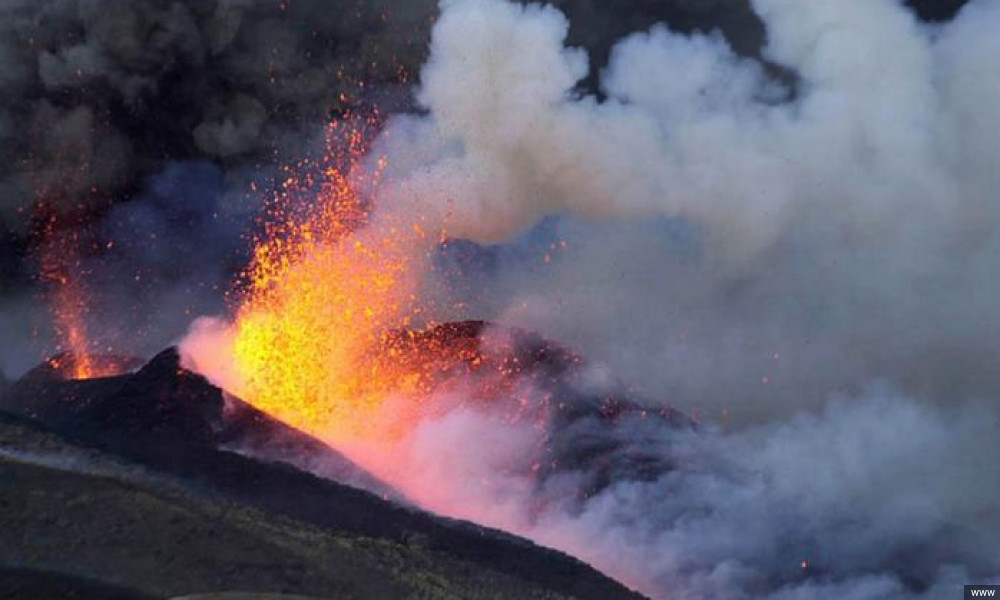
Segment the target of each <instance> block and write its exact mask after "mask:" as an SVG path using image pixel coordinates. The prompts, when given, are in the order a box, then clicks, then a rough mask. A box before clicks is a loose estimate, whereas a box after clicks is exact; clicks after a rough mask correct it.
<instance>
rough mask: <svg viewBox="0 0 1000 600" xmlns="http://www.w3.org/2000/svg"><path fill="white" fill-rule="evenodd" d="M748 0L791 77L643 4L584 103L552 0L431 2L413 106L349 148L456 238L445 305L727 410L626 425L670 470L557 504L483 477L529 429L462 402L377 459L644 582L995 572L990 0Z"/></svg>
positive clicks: (955, 582) (870, 591)
mask: <svg viewBox="0 0 1000 600" xmlns="http://www.w3.org/2000/svg"><path fill="white" fill-rule="evenodd" d="M753 7H754V10H755V11H756V12H757V14H758V15H759V16H760V18H761V20H762V22H763V24H764V26H765V28H766V39H767V45H766V46H765V48H764V49H763V54H762V56H763V57H764V58H766V59H767V60H769V61H772V62H773V63H775V64H777V65H780V66H781V67H783V68H784V69H787V71H788V72H790V73H793V74H794V82H790V81H789V80H788V79H787V78H782V77H775V76H774V75H773V74H772V73H771V72H770V71H769V69H768V67H767V66H766V65H765V64H763V63H762V62H761V61H760V60H757V59H754V58H753V57H747V56H742V55H740V54H738V53H736V52H734V51H733V50H732V49H731V47H730V45H729V44H728V42H727V41H726V39H725V38H723V37H722V36H720V35H717V34H712V33H708V34H702V33H696V34H691V35H688V34H680V33H676V32H673V31H671V30H670V29H669V28H668V27H666V26H656V27H653V28H652V29H649V30H647V31H641V32H637V33H635V34H633V35H630V36H628V37H626V38H625V39H623V40H622V41H621V42H620V43H619V44H618V45H617V46H616V47H615V48H614V49H613V50H612V51H611V53H610V60H609V63H608V65H607V67H606V68H604V69H603V71H602V76H601V82H602V83H601V86H602V90H603V92H604V97H603V98H598V97H595V96H592V95H587V94H585V93H581V91H580V89H579V87H578V85H577V84H578V82H579V81H581V80H582V79H583V78H585V77H586V76H587V74H588V72H591V71H592V70H593V68H594V66H593V65H589V64H588V56H587V54H586V52H584V51H583V50H581V49H578V48H571V47H567V46H566V44H565V40H566V39H567V35H568V26H569V24H568V21H567V20H566V18H565V17H564V16H563V15H562V14H561V13H560V12H558V11H557V10H555V9H553V8H551V7H545V6H540V5H528V6H522V5H517V4H512V3H507V2H503V1H499V0H446V1H445V2H443V3H442V14H441V16H440V18H439V20H438V21H437V24H436V27H435V30H434V34H433V37H432V41H431V55H430V57H429V59H428V62H427V64H426V65H425V67H424V69H423V71H422V73H421V88H420V90H419V92H418V96H417V97H418V100H419V102H420V103H421V105H422V106H423V107H424V108H425V110H426V114H424V115H408V116H401V117H398V118H396V119H395V120H394V121H392V122H391V123H390V125H389V128H388V135H387V136H386V137H385V138H384V140H383V143H382V144H381V146H380V147H379V148H378V150H379V151H380V152H381V153H384V154H385V155H386V156H388V158H389V163H390V165H391V168H392V173H391V174H390V181H391V182H392V184H391V185H392V189H391V190H390V191H389V193H388V195H387V196H388V198H389V202H388V203H387V205H388V206H390V207H392V208H390V209H389V210H390V211H396V213H398V212H399V211H402V212H404V213H405V212H406V211H412V214H414V215H420V216H421V217H422V218H424V219H428V218H431V219H433V218H437V219H439V222H440V223H441V224H442V226H443V227H445V228H446V230H447V231H448V232H449V234H451V235H453V236H455V237H457V238H467V239H471V240H474V241H475V242H478V243H479V245H480V247H479V248H478V249H477V248H476V247H475V246H473V247H472V249H471V250H469V247H468V246H467V245H463V244H456V246H458V247H459V250H458V251H456V252H455V253H454V255H452V256H450V257H448V258H449V259H453V261H454V262H453V264H450V265H449V264H448V260H445V261H444V262H445V266H448V267H450V268H445V269H442V270H441V271H440V273H442V274H443V275H441V277H440V281H439V283H445V284H451V285H453V286H454V287H453V289H454V290H457V291H463V290H468V289H477V290H479V293H478V294H477V295H476V296H474V297H473V298H472V299H471V300H470V299H468V298H466V297H465V296H463V295H461V294H460V293H459V294H457V295H456V299H460V300H468V301H469V303H470V304H471V306H467V307H466V308H465V309H464V310H465V311H466V312H467V313H471V314H472V315H473V316H484V315H485V316H490V317H493V318H497V319H498V320H501V321H503V322H507V323H513V324H518V325H522V326H526V327H529V328H531V329H534V330H538V331H541V332H543V333H546V334H548V335H550V336H552V337H553V338H556V339H561V340H565V341H567V342H569V343H570V344H571V345H574V346H575V347H576V348H578V349H580V350H582V351H583V353H584V354H585V355H586V356H588V357H591V358H596V359H597V360H598V361H601V362H603V363H605V364H607V365H610V367H611V371H613V372H615V373H617V374H619V375H622V376H623V378H624V379H625V380H626V381H630V382H638V383H639V384H640V385H641V386H642V388H643V389H644V390H645V392H646V393H647V395H653V396H656V397H659V398H661V399H662V400H663V401H664V402H666V403H670V404H674V405H679V406H682V407H685V408H687V409H688V410H690V411H691V412H701V413H702V414H707V415H708V416H710V417H712V418H711V419H710V420H714V421H720V422H722V423H725V424H726V425H727V426H728V427H730V428H731V430H729V431H728V432H725V431H712V430H711V429H712V427H711V426H710V427H709V431H707V432H706V431H704V430H703V431H701V432H700V433H697V434H688V433H678V432H675V431H671V430H669V429H667V428H659V429H657V428H656V427H655V425H653V424H648V423H646V424H644V423H638V422H637V423H635V424H634V433H635V438H636V440H637V443H638V444H643V447H644V448H645V449H646V450H647V451H648V450H649V448H659V451H660V452H662V453H663V455H664V456H667V457H669V458H670V459H671V460H673V461H674V462H675V463H677V464H678V465H679V467H678V468H677V469H675V470H672V471H668V472H667V473H665V474H663V476H661V477H659V478H657V479H655V480H654V481H651V482H635V481H629V480H622V481H620V482H619V483H617V484H615V485H612V486H611V487H610V488H609V489H607V490H605V491H603V492H601V493H600V494H598V495H597V496H595V497H593V498H589V499H587V500H585V501H582V502H581V501H579V500H577V499H575V498H574V499H569V497H570V495H569V494H568V493H567V490H571V489H573V486H572V485H568V486H567V487H566V488H562V487H560V486H559V485H557V484H558V482H553V483H552V485H553V487H551V488H548V489H545V490H543V491H541V492H539V491H537V490H535V489H533V488H532V487H531V484H530V482H525V481H522V480H520V479H518V478H517V477H515V476H512V475H511V473H512V472H513V473H518V472H525V471H524V470H523V469H522V470H519V469H518V468H513V469H512V468H511V467H510V465H511V463H517V462H518V461H522V460H523V461H527V460H531V457H530V456H524V455H523V452H521V450H523V449H524V448H530V447H531V441H532V439H533V438H532V436H533V435H537V433H533V432H532V431H530V428H525V429H521V428H517V427H516V426H511V425H510V424H505V423H497V422H495V421H494V420H492V419H491V416H490V415H489V414H488V412H485V411H479V410H476V409H469V408H461V409H457V410H455V411H453V412H451V413H449V414H448V415H445V416H443V417H433V418H429V419H428V420H427V421H426V422H425V423H424V424H423V425H422V427H421V428H419V429H418V430H417V431H416V432H415V433H414V434H413V436H412V438H411V439H409V440H407V441H406V442H405V443H404V444H403V445H402V448H403V449H400V450H399V456H398V457H396V458H397V459H398V460H399V461H400V463H401V465H403V466H401V467H400V470H401V473H404V474H405V475H400V477H399V478H398V480H397V483H398V484H399V485H401V486H402V487H403V490H404V491H405V492H407V493H408V494H409V495H410V496H411V497H413V498H415V499H416V500H417V501H418V502H420V503H421V504H422V505H424V506H426V507H429V508H431V509H434V510H439V511H441V512H445V513H447V514H453V515H457V516H463V517H467V518H472V519H476V520H480V521H484V522H487V523H490V524H494V525H497V526H501V527H505V528H507V529H510V530H513V531H516V532H519V533H522V534H524V535H527V536H529V537H532V538H533V539H536V540H538V541H540V542H542V543H546V544H550V545H553V546H556V547H559V548H562V549H565V550H567V551H569V552H571V553H573V554H575V555H578V556H581V557H583V558H585V559H586V560H588V561H590V562H592V563H593V564H595V565H596V566H598V568H601V569H604V570H606V571H607V572H610V573H612V574H615V575H616V576H618V577H620V578H622V579H623V580H624V581H626V582H629V583H631V584H633V585H636V586H637V587H639V589H641V590H642V591H644V592H646V593H648V594H650V595H651V596H653V597H655V598H704V597H725V598H737V599H740V598H772V599H777V598H780V599H791V598H807V597H844V598H851V599H852V600H854V599H858V600H861V599H865V600H872V599H890V598H891V599H897V600H898V599H907V600H910V599H917V598H925V599H930V598H938V597H943V596H944V595H946V594H957V593H958V591H959V586H960V585H961V584H962V583H967V582H971V581H983V580H989V579H996V578H997V576H998V575H1000V563H998V562H997V560H996V557H995V553H994V552H993V551H992V548H991V544H992V543H993V542H992V540H996V539H998V538H1000V503H998V500H997V498H998V497H1000V496H998V492H1000V477H998V476H997V474H996V472H995V467H994V465H995V464H996V461H997V459H998V458H1000V446H998V444H997V442H996V440H997V435H996V434H997V431H998V421H997V408H998V406H1000V380H998V379H997V369H996V368H995V367H994V365H993V362H994V360H995V357H996V356H997V355H998V354H1000V346H998V343H997V340H998V339H1000V335H998V334H1000V331H998V329H997V328H998V327H1000V320H998V319H997V315H998V314H1000V313H998V312H997V306H1000V289H998V287H997V285H996V282H995V277H994V276H993V275H992V273H993V271H994V270H995V265H996V264H997V256H998V250H1000V230H998V225H1000V210H998V205H997V203H996V202H995V198H994V196H995V193H994V191H995V190H996V189H997V188H998V184H1000V180H998V179H997V170H996V168H995V165H997V164H1000V150H998V146H997V145H996V142H995V140H996V139H997V137H996V136H997V133H998V129H997V128H998V127H1000V111H998V108H997V103H996V102H994V101H991V100H990V99H991V98H994V99H995V98H996V94H997V92H998V90H1000V69H998V68H997V67H998V66H1000V65H998V64H997V60H998V59H997V57H1000V38H997V37H996V36H995V35H994V34H993V32H995V31H996V30H997V27H1000V2H996V1H994V0H979V1H975V2H972V3H970V4H969V5H968V6H966V7H965V8H964V9H963V10H962V12H961V13H960V14H959V15H958V16H957V17H956V18H955V19H954V20H952V21H950V22H948V23H945V24H941V25H934V26H931V25H928V24H926V23H923V22H921V21H919V20H918V19H917V18H916V16H915V15H914V14H913V13H912V12H911V11H909V10H908V9H907V8H906V7H905V6H903V5H902V4H900V3H898V2H893V1H891V0H884V1H882V0H880V1H874V2H873V1H868V0H865V1H860V0H859V1H850V2H837V3H829V2H821V1H811V0H758V1H756V2H754V3H753ZM553 215H555V218H554V220H553ZM512 240H513V241H512ZM563 242H566V243H565V244H563ZM463 251H468V252H470V253H471V254H472V255H473V257H472V258H471V259H470V258H469V257H468V256H467V255H466V256H463V254H462V253H463ZM477 253H479V254H480V256H479V257H478V258H477V257H476V256H475V255H476V254H477ZM545 254H547V255H549V256H548V262H546V260H545V259H544V257H543V255H545ZM463 261H467V262H466V263H465V264H471V265H472V266H471V267H463ZM483 265H488V268H487V269H483V268H481V267H482V266H483ZM456 270H457V271H458V275H457V276H456V275H455V271H456ZM441 304H443V305H445V306H447V303H441ZM447 316H453V313H449V314H448V315H447ZM876 382H883V383H882V384H880V385H876ZM722 415H726V416H725V417H722ZM651 427H652V428H654V430H653V431H650V430H649V428H651ZM456 447H458V448H470V449H474V450H469V451H467V452H462V453H457V454H456V453H455V452H454V448H456ZM390 462H391V461H390ZM521 466H522V467H525V468H526V465H521ZM578 475H579V476H580V477H586V476H587V473H585V472H584V473H579V474H578ZM567 477H569V478H572V477H574V475H573V474H567ZM389 480H390V481H392V478H389ZM414 480H415V481H416V482H417V483H414ZM420 481H427V482H434V483H433V485H432V484H430V483H427V484H421V483H419V482H420ZM442 482H444V483H442ZM470 482H476V484H475V485H471V484H470ZM539 494H540V497H539ZM539 506H541V507H543V508H542V509H541V511H540V509H539ZM539 511H540V512H539ZM803 563H805V567H803Z"/></svg>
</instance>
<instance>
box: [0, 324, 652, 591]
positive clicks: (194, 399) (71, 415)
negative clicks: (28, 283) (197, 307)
mask: <svg viewBox="0 0 1000 600" xmlns="http://www.w3.org/2000/svg"><path fill="white" fill-rule="evenodd" d="M455 331H457V332H458V333H456V334H455V337H454V339H451V340H450V341H449V343H448V344H446V345H449V346H457V345H459V342H460V341H461V340H463V339H464V340H465V341H466V342H468V341H469V339H470V338H469V336H468V333H469V331H466V330H462V329H461V328H459V329H456V330H455ZM459 334H461V335H459ZM476 339H478V337H477V338H476ZM519 360H520V359H519ZM556 362H558V361H556ZM556 362H551V361H549V360H548V359H545V360H541V361H539V362H538V363H537V364H538V365H550V364H556ZM456 368H459V367H458V366H456ZM462 368H464V367H462ZM557 370H558V369H557ZM553 372H555V371H553ZM0 410H3V411H6V412H8V413H13V414H15V415H19V416H20V417H22V418H28V419H30V420H32V421H33V422H36V423H39V424H41V425H42V426H44V427H45V428H47V429H49V430H51V431H53V432H55V433H57V434H58V435H60V436H61V437H63V438H65V439H67V440H70V441H72V442H73V443H75V444H80V445H84V446H88V447H91V448H95V449H98V450H100V451H102V452H110V453H113V454H115V455H118V456H121V457H123V458H125V459H127V460H129V461H131V462H135V463H138V464H139V465H143V466H145V467H146V468H149V469H152V470H154V471H156V472H160V473H163V474H166V475H168V476H171V477H172V478H175V479H177V480H180V481H184V482H186V485H189V486H191V487H192V489H195V490H199V491H201V492H203V493H209V494H211V495H212V496H214V497H219V498H224V499H226V500H227V501H235V502H239V503H241V504H245V505H247V506H250V507H253V508H254V509H256V510H261V511H264V512H265V513H266V514H269V515H283V516H285V517H288V518H292V519H295V520H297V521H302V522H305V523H311V524H313V525H315V526H319V527H323V528H326V529H330V530H333V531H337V532H340V533H341V534H345V535H346V534H349V535H353V536H361V537H363V538H366V539H381V540H387V541H390V542H392V543H396V544H404V545H407V544H412V543H413V540H419V545H420V547H421V548H424V549H426V550H427V551H429V552H434V553H439V554H441V555H443V556H450V557H453V558H454V559H455V560H459V561H465V562H467V563H470V564H475V565H482V566H483V567H484V568H487V567H488V568H489V569H490V570H492V571H495V572H498V573H500V574H503V575H504V576H511V577H516V578H518V579H519V580H522V581H525V582H529V583H530V584H531V585H537V586H541V587H542V588H544V589H547V590H551V591H553V592H556V593H559V594H564V595H568V596H571V597H577V598H594V599H597V598H600V599H602V600H603V599H614V598H623V599H624V598H638V597H639V596H637V595H635V594H632V593H630V592H628V591H627V590H625V589H624V588H622V587H620V586H618V585H617V584H615V583H614V582H613V581H611V580H610V579H608V578H606V577H604V576H602V575H600V574H599V573H597V572H596V571H594V570H593V569H591V568H589V567H587V566H586V565H584V564H582V563H580V562H579V561H576V560H575V559H572V558H570V557H567V556H565V555H563V554H561V553H559V552H556V551H552V550H548V549H544V548H540V547H538V546H535V545H534V544H532V543H530V542H528V541H526V540H522V539H520V538H516V537H514V536H510V535H507V534H504V533H501V532H498V531H493V530H489V529H485V528H482V527H478V526H474V525H472V524H468V523H463V522H458V521H451V520H447V519H441V518H437V517H433V516H431V515H428V514H425V513H423V512H420V511H417V510H414V509H412V508H409V507H406V506H402V505H399V504H396V503H393V502H388V501H386V500H384V499H383V497H382V496H383V495H381V494H380V495H377V494H372V493H369V492H366V491H362V490H360V489H355V488H353V487H347V486H344V485H341V484H339V483H335V482H333V481H330V480H327V479H322V478H319V477H316V476H314V475H312V474H309V473H307V472H304V471H302V470H300V469H297V468H295V467H293V466H291V465H288V464H282V463H277V462H267V461H261V460H257V459H255V458H253V457H251V456H247V455H245V453H246V452H247V451H248V450H251V451H252V450H254V449H256V450H257V451H261V452H262V453H263V454H266V455H267V456H272V457H273V456H275V455H276V454H278V455H280V454H281V452H284V453H285V455H286V456H288V457H298V458H300V459H301V458H302V457H309V456H314V457H317V456H321V457H323V458H324V460H326V461H328V462H336V461H340V464H341V465H342V468H343V469H344V470H345V471H352V470H353V471H354V473H355V475H356V476H358V477H361V478H363V477H366V475H365V474H364V472H363V471H362V470H361V469H359V468H358V467H356V466H355V465H353V464H352V463H350V462H349V461H347V460H346V459H345V458H344V457H342V456H340V455H339V454H338V453H336V452H335V451H334V450H332V449H331V448H329V447H327V446H325V445H324V444H322V443H320V442H319V441H318V440H315V439H313V438H310V437H309V436H307V435H305V434H302V433H301V432H298V431H295V430H292V429H291V428H288V427H287V426H285V425H283V424H281V423H279V422H277V421H275V420H274V419H272V418H271V417H269V416H267V415H265V414H263V413H261V412H260V411H257V410H256V409H254V408H253V407H251V406H249V405H247V404H246V403H243V402H242V401H240V400H238V399H235V398H230V397H226V396H224V394H223V392H222V391H221V390H219V389H218V388H216V387H214V386H212V385H211V384H209V383H208V382H207V381H206V380H205V379H204V378H203V377H201V376H199V375H197V374H194V373H191V372H190V371H187V370H185V369H183V368H181V366H180V361H179V357H178V354H177V352H176V350H174V349H169V350H166V351H164V352H162V353H160V354H159V355H157V356H156V357H154V358H153V360H151V361H150V362H149V363H148V364H146V365H145V366H143V367H142V368H141V369H139V370H138V371H136V372H134V373H128V374H124V375H120V376H115V377H108V378H103V379H92V380H66V379H60V378H59V377H58V374H57V373H53V372H50V373H49V374H48V376H46V375H45V372H44V371H38V372H35V373H33V374H32V375H31V376H30V377H26V378H24V379H22V380H21V381H19V382H17V383H16V384H15V385H14V386H12V387H11V389H9V390H8V393H6V394H5V395H4V396H3V398H2V399H0ZM598 415H599V413H594V414H593V415H592V416H595V418H596V416H598ZM228 448H238V449H240V450H241V452H232V451H228V450H227V449H228ZM368 477H370V476H368ZM345 479H348V480H349V479H350V477H345ZM372 481H373V480H372ZM384 495H388V494H384Z"/></svg>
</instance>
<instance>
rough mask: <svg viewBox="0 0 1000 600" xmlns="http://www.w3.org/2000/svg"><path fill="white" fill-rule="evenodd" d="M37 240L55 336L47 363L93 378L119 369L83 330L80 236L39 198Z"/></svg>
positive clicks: (86, 303) (85, 295)
mask: <svg viewBox="0 0 1000 600" xmlns="http://www.w3.org/2000/svg"><path fill="white" fill-rule="evenodd" d="M38 211H39V214H40V216H41V221H42V226H41V236H40V237H41V241H40V243H39V262H40V273H39V278H40V280H41V282H42V284H43V285H44V286H45V288H46V293H47V302H48V306H49V309H50V311H51V313H52V321H53V328H54V330H55V334H56V338H57V339H58V340H59V345H58V351H59V353H58V355H56V356H54V357H52V358H49V359H48V363H49V366H50V367H51V368H52V369H53V370H54V371H56V372H57V373H59V374H60V375H61V376H63V377H65V378H67V379H93V378H96V377H107V376H110V375H116V374H118V373H120V372H121V365H120V364H119V361H116V360H112V359H110V358H108V357H107V356H97V353H101V354H109V353H110V352H111V350H112V349H111V348H110V347H104V348H101V347H98V345H97V343H96V342H95V341H94V340H93V339H92V338H91V337H90V335H88V329H87V315H88V313H89V312H90V307H91V298H90V294H89V292H88V289H87V286H86V285H85V284H84V280H85V279H86V276H87V271H86V269H85V267H84V266H83V261H82V260H81V256H80V252H81V247H82V246H83V244H84V239H83V238H84V236H83V235H82V234H81V232H80V230H79V229H78V228H74V227H70V228H62V227H60V225H61V223H60V222H59V220H58V217H57V216H56V212H55V211H54V210H47V209H46V207H45V205H44V204H40V205H39V207H38Z"/></svg>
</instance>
